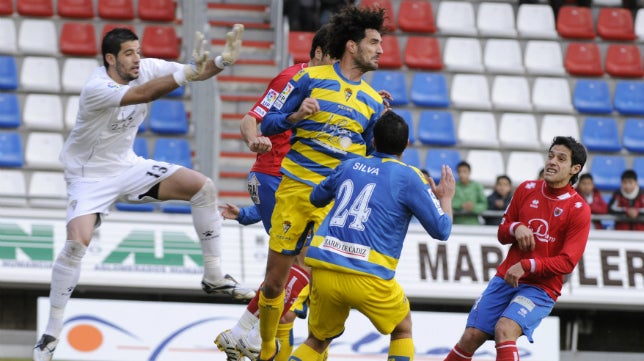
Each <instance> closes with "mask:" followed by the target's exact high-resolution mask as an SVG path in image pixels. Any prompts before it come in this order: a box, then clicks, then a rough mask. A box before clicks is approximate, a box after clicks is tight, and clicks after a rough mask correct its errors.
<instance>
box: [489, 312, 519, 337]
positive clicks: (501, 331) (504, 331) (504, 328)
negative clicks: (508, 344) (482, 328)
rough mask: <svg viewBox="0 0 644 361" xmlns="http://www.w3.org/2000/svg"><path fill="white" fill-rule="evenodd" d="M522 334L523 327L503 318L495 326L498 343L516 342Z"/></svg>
mask: <svg viewBox="0 0 644 361" xmlns="http://www.w3.org/2000/svg"><path fill="white" fill-rule="evenodd" d="M522 333H523V330H522V329H521V326H519V324H518V323H516V322H515V321H513V320H511V319H509V318H506V317H501V318H500V319H499V321H498V322H497V323H496V325H495V326H494V338H495V340H497V341H502V342H504V341H507V340H516V339H517V338H519V336H521V334H522Z"/></svg>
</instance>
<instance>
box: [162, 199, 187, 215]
mask: <svg viewBox="0 0 644 361" xmlns="http://www.w3.org/2000/svg"><path fill="white" fill-rule="evenodd" d="M160 207H161V212H163V213H180V214H190V213H192V206H191V205H190V203H188V202H184V201H168V202H163V203H161V206H160Z"/></svg>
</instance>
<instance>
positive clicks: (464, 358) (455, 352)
mask: <svg viewBox="0 0 644 361" xmlns="http://www.w3.org/2000/svg"><path fill="white" fill-rule="evenodd" d="M471 359H472V354H470V353H467V352H465V351H463V350H461V348H460V347H458V344H456V345H454V348H453V349H452V351H450V352H449V354H448V355H447V357H446V358H445V360H443V361H468V360H471Z"/></svg>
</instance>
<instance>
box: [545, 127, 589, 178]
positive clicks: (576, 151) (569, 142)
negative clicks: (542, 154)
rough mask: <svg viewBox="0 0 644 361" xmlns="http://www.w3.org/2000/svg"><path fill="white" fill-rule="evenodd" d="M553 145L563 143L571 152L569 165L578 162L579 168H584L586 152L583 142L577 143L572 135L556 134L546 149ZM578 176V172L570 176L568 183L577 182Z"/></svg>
mask: <svg viewBox="0 0 644 361" xmlns="http://www.w3.org/2000/svg"><path fill="white" fill-rule="evenodd" d="M555 145H563V146H564V147H566V148H568V149H570V152H571V153H572V157H571V165H575V164H579V165H580V166H581V169H583V168H584V165H586V157H587V153H586V147H584V145H583V144H581V143H579V142H578V141H577V140H576V139H575V138H573V137H563V136H556V137H554V138H553V139H552V144H551V145H550V148H548V151H550V150H552V147H554V146H555ZM579 172H581V171H579ZM578 178H579V173H577V174H575V175H573V176H572V177H570V184H575V183H577V179H578Z"/></svg>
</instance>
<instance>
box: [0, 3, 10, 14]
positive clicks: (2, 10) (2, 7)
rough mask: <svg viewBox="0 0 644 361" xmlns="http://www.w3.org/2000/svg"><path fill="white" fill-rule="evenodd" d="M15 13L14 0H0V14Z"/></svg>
mask: <svg viewBox="0 0 644 361" xmlns="http://www.w3.org/2000/svg"><path fill="white" fill-rule="evenodd" d="M11 14H13V0H0V15H11Z"/></svg>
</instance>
